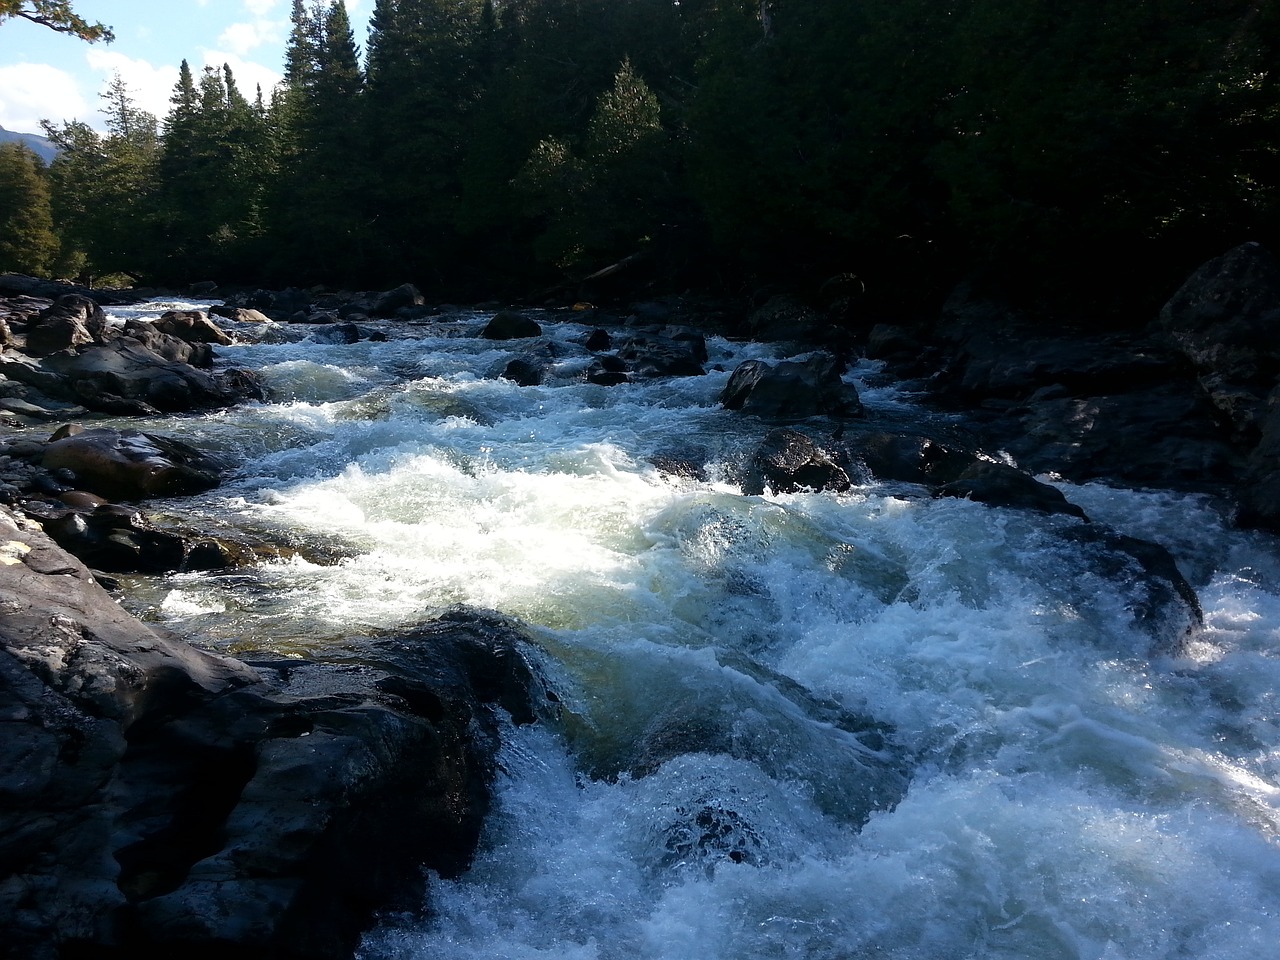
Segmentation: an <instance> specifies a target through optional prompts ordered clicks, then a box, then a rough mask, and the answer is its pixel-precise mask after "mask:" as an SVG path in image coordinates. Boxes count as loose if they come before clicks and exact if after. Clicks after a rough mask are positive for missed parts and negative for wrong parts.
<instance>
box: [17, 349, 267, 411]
mask: <svg viewBox="0 0 1280 960" xmlns="http://www.w3.org/2000/svg"><path fill="white" fill-rule="evenodd" d="M158 335H160V336H163V334H158ZM177 342H181V341H177ZM192 349H194V347H193V348H192ZM42 368H43V371H42V372H43V373H44V374H45V376H43V377H42V376H39V375H38V374H36V375H34V376H32V377H31V381H30V382H32V385H33V386H36V387H37V388H39V389H41V390H43V391H44V392H45V393H48V394H49V395H50V396H54V397H58V398H61V399H66V400H72V401H77V402H80V403H83V404H84V405H85V406H86V407H89V408H90V409H100V410H104V411H106V412H117V411H119V412H127V411H128V409H129V407H130V404H131V403H132V404H138V405H140V406H138V407H136V409H137V412H139V413H146V412H148V408H150V411H151V412H154V411H156V410H159V411H173V412H176V411H184V410H191V409H197V408H200V407H222V406H229V405H231V404H233V403H237V402H238V401H240V400H241V399H244V396H243V394H242V393H240V392H239V390H238V389H237V384H238V383H240V382H241V381H240V380H238V379H237V380H236V381H234V382H233V381H230V380H228V379H226V378H224V377H221V376H219V375H214V374H212V373H209V372H206V371H205V370H201V369H198V368H196V367H195V366H193V365H191V364H189V363H185V362H182V361H174V360H170V359H168V358H166V357H165V356H163V355H161V354H160V353H157V352H156V351H155V350H152V349H150V348H149V347H148V346H146V345H144V344H143V343H141V342H139V341H138V340H136V339H134V338H132V337H129V338H121V339H119V340H115V341H112V342H110V343H107V344H100V345H94V346H92V347H88V348H86V349H84V350H82V351H80V352H79V353H77V354H74V355H71V354H57V355H55V356H52V357H47V358H45V360H44V362H43V364H42ZM19 371H20V368H19ZM7 372H8V371H7V369H6V373H7ZM20 372H21V371H20ZM121 401H123V402H124V403H121Z"/></svg>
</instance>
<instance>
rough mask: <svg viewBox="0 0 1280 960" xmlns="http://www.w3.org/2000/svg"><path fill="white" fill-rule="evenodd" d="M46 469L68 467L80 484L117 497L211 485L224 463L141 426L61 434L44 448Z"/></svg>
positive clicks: (196, 490) (154, 494)
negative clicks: (135, 428) (133, 428)
mask: <svg viewBox="0 0 1280 960" xmlns="http://www.w3.org/2000/svg"><path fill="white" fill-rule="evenodd" d="M42 465H43V466H44V467H45V469H47V470H69V471H71V473H72V474H73V475H74V477H75V483H76V485H77V486H78V487H80V488H82V489H84V490H88V491H90V492H92V493H96V494H98V495H99V496H103V497H107V498H109V499H117V500H137V499H146V498H150V497H174V496H183V495H186V494H192V493H200V492H202V491H205V490H211V489H213V488H214V487H216V486H217V485H218V483H219V482H220V474H221V471H222V469H223V468H224V465H223V464H222V463H220V462H219V461H218V460H217V459H215V458H213V457H211V456H209V455H207V454H204V453H202V452H200V451H199V450H197V449H195V448H194V447H192V446H190V445H189V444H185V443H182V442H181V441H179V440H175V439H173V438H172V437H164V436H161V435H158V434H154V433H144V432H142V431H140V430H115V429H110V428H96V429H91V430H80V431H78V432H72V433H70V434H69V435H64V436H60V437H58V438H56V439H54V440H53V441H52V442H50V443H49V444H48V445H47V446H46V447H45V448H44V452H43V457H42Z"/></svg>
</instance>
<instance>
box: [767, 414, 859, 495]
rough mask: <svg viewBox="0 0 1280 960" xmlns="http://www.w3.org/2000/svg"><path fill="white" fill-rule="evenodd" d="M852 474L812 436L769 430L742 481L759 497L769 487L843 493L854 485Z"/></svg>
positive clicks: (778, 491)
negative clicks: (850, 478) (850, 475)
mask: <svg viewBox="0 0 1280 960" xmlns="http://www.w3.org/2000/svg"><path fill="white" fill-rule="evenodd" d="M852 485H853V484H852V482H851V481H850V480H849V475H848V474H847V473H845V471H844V470H843V469H842V468H841V467H840V466H839V465H838V464H837V463H836V462H835V460H834V459H832V456H831V454H830V453H828V452H827V451H826V450H824V449H822V447H820V446H819V445H818V444H817V443H815V442H814V441H813V439H812V438H810V437H808V436H806V435H805V434H803V433H800V432H799V431H797V430H790V429H785V428H779V429H775V430H771V431H769V433H768V435H767V436H765V438H764V440H763V441H762V442H761V444H760V446H759V447H758V448H756V450H755V452H754V453H753V454H752V456H751V460H750V462H749V464H748V465H747V471H746V475H745V476H744V477H743V480H742V492H743V493H745V494H747V495H748V496H757V495H759V494H762V493H764V492H765V491H766V490H772V491H773V492H774V493H794V492H795V491H797V490H831V491H835V492H840V491H843V490H848V489H849V488H850V487H851V486H852Z"/></svg>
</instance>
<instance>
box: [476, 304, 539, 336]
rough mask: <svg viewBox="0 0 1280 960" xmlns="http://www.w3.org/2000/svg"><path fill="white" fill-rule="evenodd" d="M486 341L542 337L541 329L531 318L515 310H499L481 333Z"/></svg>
mask: <svg viewBox="0 0 1280 960" xmlns="http://www.w3.org/2000/svg"><path fill="white" fill-rule="evenodd" d="M481 336H483V337H484V338H485V339H486V340H523V339H526V338H529V337H540V336H542V327H541V325H540V324H539V323H538V321H536V320H534V319H533V318H532V317H528V316H525V315H524V314H523V313H520V312H519V311H516V310H499V311H498V312H497V313H495V314H494V315H493V319H491V320H490V321H489V322H488V323H487V324H486V325H485V328H484V330H483V331H482V333H481Z"/></svg>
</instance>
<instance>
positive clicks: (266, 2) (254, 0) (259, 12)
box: [244, 0, 279, 17]
mask: <svg viewBox="0 0 1280 960" xmlns="http://www.w3.org/2000/svg"><path fill="white" fill-rule="evenodd" d="M278 3H279V0H244V8H245V9H246V10H248V11H249V12H250V13H251V14H253V15H254V16H255V17H265V16H266V15H267V14H269V13H270V12H271V11H272V10H274V9H275V8H276V5H277V4H278Z"/></svg>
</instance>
